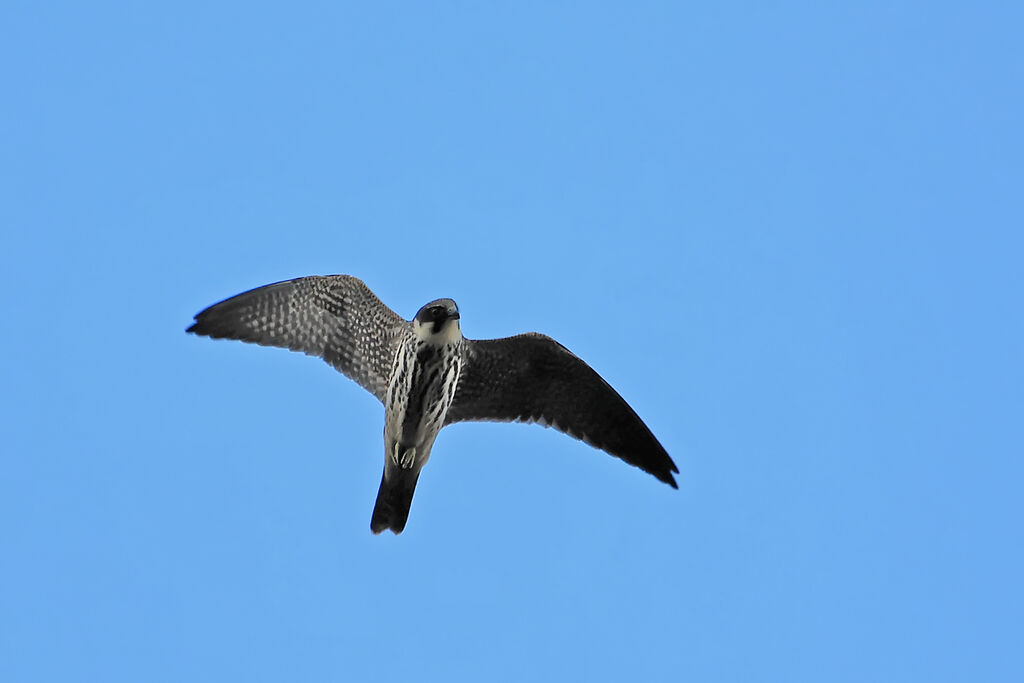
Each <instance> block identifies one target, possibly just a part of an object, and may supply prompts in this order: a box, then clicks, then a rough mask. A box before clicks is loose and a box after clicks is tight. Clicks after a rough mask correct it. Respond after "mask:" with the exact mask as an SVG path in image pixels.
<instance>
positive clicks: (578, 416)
mask: <svg viewBox="0 0 1024 683" xmlns="http://www.w3.org/2000/svg"><path fill="white" fill-rule="evenodd" d="M474 420H492V421H497V422H536V423H538V424H541V425H544V426H545V427H554V428H555V429H557V430H558V431H560V432H563V433H565V434H568V435H569V436H572V437H574V438H576V439H580V440H582V441H584V442H585V443H588V444H590V445H591V446H594V447H595V448H600V449H601V450H603V451H606V452H608V453H611V454H612V455H614V456H616V457H619V458H622V459H623V460H625V461H626V462H628V463H629V464H631V465H635V466H636V467H639V468H640V469H642V470H644V471H645V472H649V473H650V474H653V475H654V476H655V477H657V478H658V479H660V480H661V481H663V482H665V483H666V484H669V485H670V486H672V487H673V488H678V487H677V486H676V481H675V477H673V476H672V473H673V472H679V469H678V468H677V467H676V465H675V463H674V462H672V458H670V457H669V455H668V453H666V452H665V449H664V448H662V446H661V444H660V443H658V440H657V439H656V438H655V437H654V434H652V433H651V430H650V429H648V428H647V425H645V424H644V423H643V421H642V420H641V419H640V418H639V416H637V414H636V413H635V412H634V411H633V409H632V408H630V406H629V404H628V403H626V401H625V400H624V399H623V398H622V397H621V396H619V394H618V393H617V392H616V391H615V390H614V389H612V387H611V386H610V385H609V384H608V383H607V382H605V381H604V379H602V378H601V376H600V375H598V374H597V373H596V372H595V371H594V370H593V369H592V368H591V367H590V366H589V365H587V364H586V363H584V362H583V361H582V360H580V359H579V358H578V357H577V356H575V355H574V354H573V353H572V352H571V351H569V350H568V349H566V348H565V347H564V346H562V345H561V344H559V343H558V342H556V341H555V340H554V339H552V338H551V337H547V336H545V335H542V334H536V333H530V334H521V335H518V336H515V337H506V338H504V339H487V340H478V341H471V340H466V359H465V365H464V367H463V370H462V375H461V376H460V378H459V387H458V389H457V390H456V392H455V400H454V402H453V403H452V406H451V408H449V410H448V416H447V418H446V420H445V424H452V423H454V422H464V421H474Z"/></svg>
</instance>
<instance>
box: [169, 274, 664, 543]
mask: <svg viewBox="0 0 1024 683" xmlns="http://www.w3.org/2000/svg"><path fill="white" fill-rule="evenodd" d="M186 332H193V333H195V334H198V335H203V336H207V337H212V338H214V339H239V340H241V341H244V342H252V343H255V344H261V345H263V346H279V347H282V348H286V349H291V350H292V351H302V352H303V353H306V354H309V355H311V356H319V357H320V358H323V359H324V360H325V361H326V362H327V363H328V364H330V365H332V366H333V367H334V368H335V369H336V370H338V371H339V372H341V373H343V374H344V375H346V376H348V377H349V378H351V379H353V380H355V381H356V382H358V383H359V384H360V385H361V386H362V387H363V388H365V389H366V390H367V391H369V392H370V393H371V394H373V395H374V396H376V397H377V398H378V399H379V400H380V401H381V402H382V403H383V404H384V409H385V413H384V450H385V455H384V474H383V476H382V478H381V482H380V490H379V491H378V493H377V502H376V504H375V505H374V508H373V515H372V517H371V521H370V530H371V531H372V532H373V533H375V534H379V533H381V532H382V531H384V530H385V529H391V531H393V532H394V533H396V534H400V533H402V530H403V529H404V528H405V524H406V521H407V520H408V518H409V507H410V506H411V505H412V497H413V493H414V492H415V490H416V482H417V480H418V479H419V476H420V471H421V470H422V469H423V466H424V465H425V464H426V463H427V460H428V459H429V458H430V451H431V449H432V448H433V446H434V440H435V439H436V438H437V434H438V432H440V431H441V428H442V427H445V426H447V425H450V424H454V423H456V422H467V421H479V420H488V421H495V422H527V423H529V422H535V423H537V424H540V425H543V426H545V427H553V428H554V429H556V430H558V431H560V432H563V433H565V434H568V435H569V436H572V437H574V438H576V439H580V440H582V441H584V442H585V443H588V444H590V445H591V446H594V447H595V448H599V449H601V450H603V451H606V452H608V453H610V454H612V455H614V456H616V457H618V458H621V459H623V460H625V461H626V462H628V463H629V464H630V465H635V466H636V467H639V468H640V469H642V470H644V471H645V472H649V473H650V474H653V475H654V476H655V477H657V478H658V479H660V480H661V481H663V482H665V483H666V484H668V485H670V486H671V487H672V488H678V486H677V485H676V481H675V478H674V477H673V476H672V473H673V472H675V473H678V472H679V469H678V468H677V467H676V465H675V463H674V462H672V458H670V457H669V455H668V453H666V452H665V449H664V448H662V446H661V444H660V443H658V440H657V439H656V438H654V434H652V433H651V430H650V429H648V428H647V425H645V424H644V423H643V421H642V420H641V419H640V418H639V416H637V414H636V412H634V411H633V409H632V408H630V407H629V404H628V403H626V401H625V400H624V399H623V398H622V397H621V396H619V394H618V393H617V392H616V391H615V390H614V389H612V387H611V386H610V385H609V384H608V383H607V382H605V381H604V380H603V379H602V378H601V376H600V375H598V374H597V373H596V372H595V371H594V370H593V369H591V367H590V366H589V365H587V364H586V363H584V362H583V361H582V360H580V359H579V358H578V357H576V356H575V355H574V354H573V353H572V352H571V351H569V350H568V349H567V348H565V347H564V346H562V345H561V344H559V343H558V342H556V341H555V340H554V339H552V338H551V337H547V336H545V335H543V334H537V333H536V332H530V333H527V334H520V335H516V336H514V337H506V338H504V339H466V338H465V337H463V336H462V327H461V324H460V316H459V309H458V307H457V306H456V305H455V302H454V301H452V300H451V299H436V300H434V301H431V302H430V303H428V304H426V305H425V306H423V307H422V308H421V309H420V310H419V311H418V312H417V313H416V316H415V317H414V318H413V319H412V320H411V321H407V320H404V319H403V318H402V317H401V316H399V315H398V314H397V313H395V312H394V311H392V310H391V309H390V308H388V307H387V306H386V305H384V303H383V302H381V300H380V299H378V298H377V296H376V295H375V294H374V293H373V292H372V291H370V288H369V287H367V286H366V285H365V284H364V283H363V281H362V280H360V279H359V278H356V277H353V276H351V275H329V276H311V277H302V278H298V279H295V280H287V281H285V282H278V283H276V284H271V285H266V286H264V287H258V288H256V289H253V290H250V291H248V292H243V293H242V294H239V295H237V296H233V297H231V298H230V299H226V300H224V301H221V302H220V303H218V304H214V305H212V306H210V307H209V308H207V309H205V310H203V311H201V312H199V313H198V314H196V316H195V322H194V323H193V324H192V326H191V327H189V328H188V329H187V330H186Z"/></svg>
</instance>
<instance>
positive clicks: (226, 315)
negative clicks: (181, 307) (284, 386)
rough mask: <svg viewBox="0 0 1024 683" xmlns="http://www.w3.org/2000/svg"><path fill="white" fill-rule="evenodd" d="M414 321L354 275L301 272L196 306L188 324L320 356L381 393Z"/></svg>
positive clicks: (219, 336) (195, 328)
mask: <svg viewBox="0 0 1024 683" xmlns="http://www.w3.org/2000/svg"><path fill="white" fill-rule="evenodd" d="M408 325H409V323H407V322H406V321H405V320H403V319H402V318H401V316H399V315H398V314H397V313H395V312H394V311H392V310H391V309H390V308H388V307H387V306H386V305H384V303H383V302H381V300H380V299H378V298H377V296H376V295H375V294H374V293H373V292H371V291H370V288H369V287H367V286H366V285H365V284H364V283H363V281H362V280H360V279H359V278H355V277H352V276H351V275H330V276H325V277H319V276H314V277H303V278H298V279H296V280H288V281H285V282H278V283H276V284H272V285H266V286H264V287H258V288H256V289H253V290H250V291H248V292H244V293H242V294H239V295H237V296H233V297H231V298H230V299H226V300H224V301H221V302H220V303H218V304H214V305H213V306H210V307H209V308H207V309H206V310H204V311H201V312H200V313H198V314H196V317H195V323H194V324H193V325H192V326H191V327H189V328H188V330H186V331H187V332H194V333H196V334H200V335H205V336H207V337H213V338H214V339H239V340H241V341H245V342H252V343H255V344H261V345H263V346H280V347H282V348H286V349H291V350H292V351H302V352H303V353H307V354H309V355H311V356H320V357H321V358H323V359H324V360H325V361H327V362H328V363H330V364H331V365H333V366H334V367H335V368H337V369H338V370H339V371H341V372H342V373H344V374H345V375H347V376H348V377H350V378H352V379H354V380H355V381H356V382H358V383H359V384H360V385H362V386H363V387H364V388H365V389H367V390H368V391H369V392H370V393H372V394H373V395H374V396H376V397H377V398H378V399H380V400H381V401H384V396H385V393H386V392H387V383H388V376H389V375H390V373H391V364H392V361H393V360H394V357H395V352H396V349H397V341H398V339H399V338H400V335H401V334H402V333H403V331H404V330H405V328H406V327H407V326H408Z"/></svg>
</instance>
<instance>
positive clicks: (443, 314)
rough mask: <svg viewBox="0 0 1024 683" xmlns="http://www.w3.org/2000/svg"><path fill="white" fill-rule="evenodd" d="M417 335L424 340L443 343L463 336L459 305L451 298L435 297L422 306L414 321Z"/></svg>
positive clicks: (413, 324)
mask: <svg viewBox="0 0 1024 683" xmlns="http://www.w3.org/2000/svg"><path fill="white" fill-rule="evenodd" d="M412 326H413V329H414V330H415V331H416V336H418V337H419V338H420V339H422V340H424V341H429V342H432V343H436V344H442V343H446V342H449V341H455V340H456V339H458V338H459V337H461V336H462V328H461V327H460V326H459V307H458V306H456V305H455V302H454V301H452V300H451V299H435V300H434V301H431V302H430V303H429V304H427V305H426V306H424V307H423V308H421V309H420V310H419V311H418V312H417V313H416V317H415V318H413V321H412Z"/></svg>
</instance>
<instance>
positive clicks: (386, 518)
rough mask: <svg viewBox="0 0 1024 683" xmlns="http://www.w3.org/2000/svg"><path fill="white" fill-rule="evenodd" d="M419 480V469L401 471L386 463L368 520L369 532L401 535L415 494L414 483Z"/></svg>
mask: <svg viewBox="0 0 1024 683" xmlns="http://www.w3.org/2000/svg"><path fill="white" fill-rule="evenodd" d="M419 478H420V471H419V468H416V469H412V470H403V469H399V468H398V467H394V466H391V463H388V466H386V467H385V468H384V475H383V476H382V477H381V479H380V490H379V491H378V492H377V504H376V505H374V506H373V517H372V518H371V519H370V531H372V532H373V533H375V534H379V533H380V532H382V531H384V530H385V529H391V530H392V531H394V532H395V533H396V534H400V533H402V530H403V529H404V528H405V523H406V521H407V520H408V519H409V506H410V505H412V495H413V494H414V493H415V492H416V481H417V480H418V479H419Z"/></svg>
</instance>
